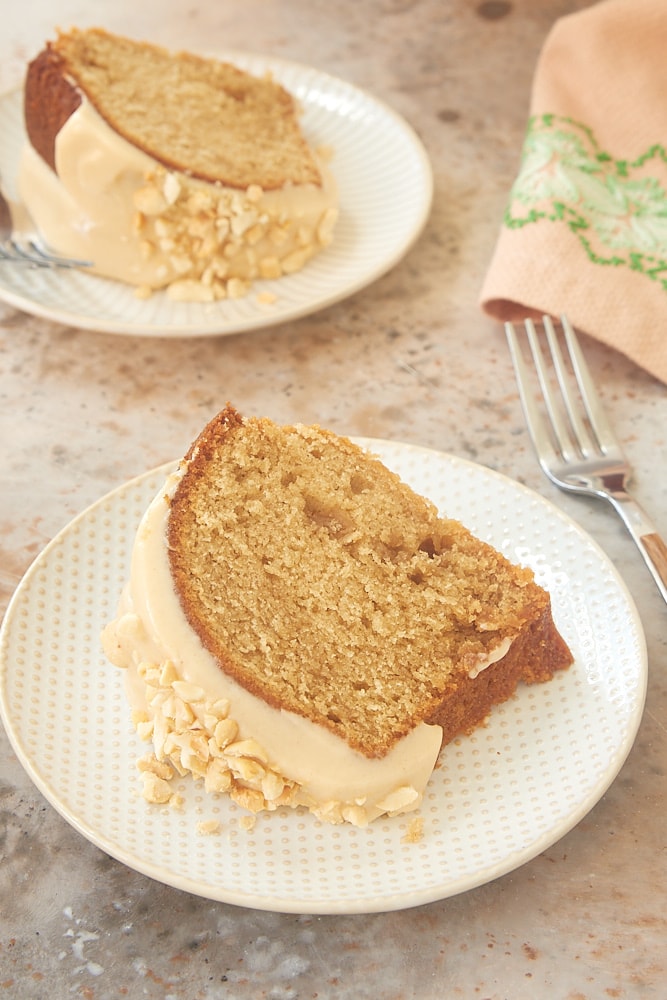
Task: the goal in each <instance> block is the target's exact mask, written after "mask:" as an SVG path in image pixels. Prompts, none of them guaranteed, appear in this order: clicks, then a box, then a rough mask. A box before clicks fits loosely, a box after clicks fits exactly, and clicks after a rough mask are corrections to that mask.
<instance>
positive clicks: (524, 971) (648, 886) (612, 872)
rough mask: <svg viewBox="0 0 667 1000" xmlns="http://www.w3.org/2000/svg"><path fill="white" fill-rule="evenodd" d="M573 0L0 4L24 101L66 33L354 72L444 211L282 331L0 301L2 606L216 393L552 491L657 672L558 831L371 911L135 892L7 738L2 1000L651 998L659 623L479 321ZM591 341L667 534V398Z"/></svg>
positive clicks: (665, 694)
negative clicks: (553, 467) (548, 448)
mask: <svg viewBox="0 0 667 1000" xmlns="http://www.w3.org/2000/svg"><path fill="white" fill-rule="evenodd" d="M586 6H587V3H585V2H583V0H537V2H535V0H515V2H513V3H508V2H477V0H365V2H364V3H358V2H353V0H335V2H334V3H330V2H324V0H290V2H285V3H279V2H277V0H273V2H271V0H265V2H262V0H244V3H243V4H237V3H233V2H232V0H220V2H217V3H210V4H203V3H199V2H197V0H194V2H191V3H189V4H177V3H174V2H173V0H142V2H141V3H137V2H129V0H113V2H111V0H96V3H95V4H94V5H93V4H84V3H82V2H81V0H49V2H48V3H47V2H46V0H25V2H23V3H21V4H12V5H11V9H10V10H9V9H4V10H3V31H2V34H1V35H0V91H3V90H5V89H7V88H9V87H13V86H15V85H18V84H19V83H20V81H21V79H22V75H23V70H24V66H25V62H26V60H27V59H28V58H29V57H30V56H31V55H32V54H34V53H35V52H36V51H37V50H38V49H39V48H40V46H41V44H42V42H43V40H44V39H45V38H47V37H49V36H50V35H51V34H52V32H53V30H54V27H55V26H57V25H61V26H63V27H68V26H69V25H71V24H78V25H84V24H91V23H95V22H96V23H99V24H103V25H105V26H106V27H108V28H110V29H112V30H118V31H120V32H122V33H126V34H133V35H136V36H139V37H149V38H151V39H153V40H155V41H158V42H161V43H164V44H166V45H169V46H181V47H188V48H192V49H198V50H209V51H210V50H215V49H216V48H218V49H220V48H230V47H231V48H239V49H251V50H253V51H258V52H266V53H270V54H272V55H276V56H281V57H286V58H289V59H294V60H297V61H300V62H308V63H312V64H315V65H317V66H318V67H319V68H321V69H323V70H325V71H327V72H330V73H332V74H335V75H337V76H341V77H344V78H346V79H348V80H349V81H351V82H353V83H354V84H356V85H358V86H361V87H363V88H366V89H368V90H369V91H371V92H372V93H374V94H375V95H376V96H378V97H379V98H381V99H382V100H384V101H386V102H387V103H388V104H389V105H391V106H392V107H393V108H394V109H395V110H396V111H398V112H399V113H400V114H402V115H403V116H404V117H405V118H406V119H407V120H408V121H409V122H410V123H411V124H412V126H413V127H414V128H415V129H416V131H417V132H418V134H419V135H420V136H421V138H422V140H423V142H424V144H425V146H426V148H427V150H428V153H429V155H430V157H431V160H432V163H433V169H434V176H435V187H436V193H435V201H434V206H433V212H432V215H431V218H430V220H429V223H428V225H427V227H426V230H425V232H424V234H423V236H422V238H421V239H420V241H419V242H418V243H417V245H416V246H415V247H414V248H413V249H412V250H411V252H410V253H409V254H408V255H407V256H406V257H405V259H404V260H403V261H402V262H401V263H400V264H398V265H397V266H396V267H395V268H394V269H393V270H392V271H391V272H390V273H389V274H387V275H386V276H385V277H383V278H381V279H380V280H378V281H377V282H376V283H375V284H373V285H372V286H371V287H369V288H367V289H366V290H364V291H362V292H360V293H358V294H357V295H355V296H354V297H352V298H350V299H349V300H347V301H345V302H342V303H340V304H339V305H336V306H334V307H332V308H329V309H327V310H325V311H323V312H321V313H319V314H317V315H314V316H312V317H310V318H305V319H301V320H300V321H297V322H293V323H288V324H286V325H285V326H283V327H281V328H270V327H269V328H267V329H265V330H263V331H260V332H256V333H252V334H246V335H239V336H231V337H224V338H207V339H198V338H197V339H183V340H161V339H159V338H155V339H132V338H129V337H123V336H115V335H114V336H111V335H106V334H96V333H90V332H85V331H82V330H78V329H75V328H73V327H65V326H61V325H58V324H53V323H50V322H48V321H45V320H42V319H38V318H35V317H32V316H28V315H25V314H23V313H21V312H18V311H15V310H14V309H12V308H10V307H8V306H4V305H0V440H1V441H2V458H3V460H2V468H1V471H0V476H1V482H2V485H1V488H0V550H1V553H2V554H1V557H0V603H1V607H2V610H3V611H4V609H5V607H6V605H7V602H8V601H9V598H10V596H11V594H12V592H13V590H14V588H15V587H16V586H17V584H18V583H19V581H20V579H21V576H22V574H23V573H24V572H25V570H26V569H27V568H28V566H29V564H30V563H31V561H32V559H33V558H34V557H35V556H36V555H37V554H38V553H39V552H40V550H41V549H42V548H43V546H44V545H45V544H46V543H47V542H48V541H49V539H50V538H52V537H53V535H54V534H55V533H56V532H57V531H58V530H59V529H60V528H61V527H63V525H65V524H66V523H67V522H68V521H69V520H70V518H72V517H73V516H74V515H75V514H77V513H78V512H79V511H80V510H82V509H83V508H84V507H86V506H87V505H88V504H89V503H91V502H92V501H94V500H95V499H97V498H98V497H99V496H101V495H103V494H104V493H106V492H107V491H108V490H110V489H111V488H113V487H114V486H116V485H118V484H120V483H122V482H124V481H125V480H127V479H128V478H130V477H132V476H134V475H136V474H139V473H141V472H143V471H144V470H146V469H148V468H150V467H153V466H155V465H157V464H159V463H162V462H164V461H166V460H168V459H172V458H175V457H178V456H179V455H180V454H181V453H182V452H183V451H184V450H185V449H186V447H187V446H188V444H189V443H190V440H191V439H192V437H193V436H194V434H196V432H197V431H198V430H199V428H200V427H201V426H202V425H203V423H204V422H205V421H206V419H207V418H208V417H210V416H211V415H212V414H213V413H214V412H216V411H217V410H218V409H219V408H220V407H221V406H222V405H223V404H224V403H225V401H226V400H228V399H230V400H233V401H234V402H235V403H236V404H237V405H238V406H239V407H240V408H241V409H242V410H243V411H245V412H248V413H264V414H267V415H269V416H271V417H273V418H274V419H276V420H280V421H282V420H284V421H295V420H298V421H304V422H310V421H314V422H319V423H322V424H325V425H328V426H330V427H331V428H332V429H334V430H336V431H338V432H342V433H349V434H354V435H365V436H366V435H367V436H374V437H386V438H395V439H399V440H404V441H408V442H411V443H416V444H420V445H425V446H428V447H433V448H438V449H442V450H444V451H448V452H452V453H454V454H456V455H460V456H463V457H466V458H470V459H473V460H475V461H477V462H481V463H483V464H485V465H488V466H490V467H492V468H494V469H499V470H501V471H502V472H504V473H506V474H508V475H510V476H511V477H513V478H515V479H517V480H519V481H521V482H523V483H526V484H527V485H529V486H530V487H532V488H533V489H535V490H537V491H538V492H539V493H541V494H543V495H544V496H547V497H549V498H550V499H551V500H553V501H554V502H555V503H556V504H558V506H560V507H561V508H562V509H563V510H565V511H567V512H568V513H569V514H570V515H571V516H572V517H574V518H575V519H576V520H577V521H578V522H579V524H581V525H582V526H583V527H584V528H585V530H586V531H588V532H589V533H590V534H591V536H592V537H593V538H594V539H596V540H597V541H598V542H599V544H600V545H601V546H602V547H603V549H604V550H605V551H606V552H607V553H608V555H609V556H610V557H611V558H612V560H613V561H614V563H615V564H616V566H617V567H618V569H619V571H620V573H621V574H622V576H623V578H624V579H625V581H626V583H627V585H628V587H629V589H630V591H631V593H632V594H633V596H634V598H635V600H636V603H637V606H638V609H639V613H640V615H641V619H642V622H643V626H644V629H645V632H646V639H647V645H648V653H649V670H650V673H649V690H648V699H647V705H646V710H645V713H644V718H643V721H642V725H641V728H640V731H639V734H638V738H637V740H636V743H635V746H634V748H633V750H632V751H631V753H630V756H629V758H628V760H627V762H626V763H625V765H624V767H623V769H622V770H621V772H620V774H619V776H618V778H617V779H616V781H615V782H614V783H613V784H612V786H611V788H610V789H609V790H608V791H607V793H606V794H605V795H604V796H603V798H602V799H601V801H600V802H599V803H598V804H597V805H596V806H595V807H594V808H593V809H592V811H591V812H590V813H589V814H588V815H587V816H586V817H585V818H584V819H582V820H581V822H580V823H579V824H578V825H577V826H576V828H575V829H574V830H572V831H571V832H570V833H569V834H568V835H567V836H565V837H563V838H562V839H561V840H560V841H558V842H557V843H556V844H554V846H553V847H551V848H549V849H548V850H547V851H545V852H544V853H543V854H541V855H539V856H538V857H536V858H535V859H534V860H533V861H531V862H530V863H528V864H525V865H524V866H523V867H521V868H520V869H518V870H516V871H514V872H513V873H511V874H509V875H506V876H504V877H503V878H500V879H498V880H496V881H495V882H492V883H491V884H488V885H484V886H482V887H480V888H477V889H474V890H471V891H469V892H467V893H464V894H462V895H460V896H456V897H453V898H450V899H446V900H443V901H440V902H436V903H431V904H429V905H426V906H422V907H418V908H415V909H411V910H405V911H397V912H390V913H384V914H382V913H380V914H373V915H368V916H361V915H354V916H310V915H294V914H291V915H290V914H277V913H270V912H261V911H253V910H244V909H241V908H237V907H233V906H229V905H225V904H220V903H212V902H209V901H207V900H205V899H202V898H198V897H194V896H189V895H187V894H186V893H183V892H180V891H177V890H175V889H171V888H169V887H166V886H163V885H161V884H159V883H156V882H154V881H151V880H150V879H148V878H146V877H144V876H142V875H139V874H136V873H135V872H133V871H131V870H129V869H128V868H126V867H124V866H123V865H121V864H119V863H117V862H116V861H114V860H112V859H111V858H109V857H107V856H106V855H105V854H103V853H102V852H101V851H99V850H98V849H97V848H96V847H94V846H92V845H91V844H89V843H88V841H86V840H85V839H84V838H82V837H81V836H80V834H79V833H77V832H76V831H75V830H74V829H73V828H71V827H70V826H69V825H68V824H67V823H66V822H65V821H64V820H63V819H62V818H61V817H60V816H59V815H58V814H57V813H56V811H55V810H54V809H53V808H51V806H50V805H48V804H47V803H46V802H45V800H44V799H43V798H42V797H41V796H40V794H39V792H38V791H37V790H36V789H35V787H34V786H33V785H32V783H31V781H30V779H29V778H28V776H27V774H26V773H25V772H24V771H23V769H22V768H21V766H20V765H19V763H18V762H17V760H16V757H15V756H14V754H13V752H12V750H11V747H10V745H9V742H8V740H7V738H6V736H5V734H4V732H2V731H0V900H1V902H0V997H1V996H7V997H10V996H11V997H13V998H17V1000H42V998H47V997H48V998H55V997H58V998H60V997H69V996H76V997H85V998H89V1000H93V998H94V1000H107V998H109V1000H111V998H118V997H125V996H126V997H131V998H138V997H147V998H156V1000H157V998H170V1000H171V998H173V1000H195V998H206V1000H217V998H222V997H234V998H239V1000H250V998H253V1000H255V998H260V997H261V998H269V1000H297V998H299V1000H306V998H315V997H317V998H319V1000H324V998H350V1000H361V998H373V1000H401V998H419V1000H428V998H440V997H447V998H449V997H452V998H454V997H461V998H465V1000H468V998H479V1000H504V998H512V1000H534V998H536V997H558V998H559V1000H594V998H661V997H664V995H665V988H666V986H667V962H666V960H665V957H664V954H665V952H664V942H665V938H666V936H667V926H666V923H667V919H666V916H665V894H664V886H663V885H662V884H661V878H662V880H663V881H664V870H665V844H666V843H667V830H666V828H665V825H666V816H667V809H666V799H667V787H666V779H665V763H666V754H667V735H666V732H665V718H666V712H665V709H666V706H667V690H666V684H667V669H666V668H667V642H666V638H665V637H666V629H665V625H666V623H667V608H665V605H664V602H662V600H661V599H660V596H659V594H658V592H657V590H656V588H655V586H654V584H653V582H652V580H651V579H650V577H649V575H648V572H647V571H646V569H645V567H644V565H643V563H642V562H641V559H640V557H639V555H638V553H637V551H636V549H635V547H634V545H633V543H632V542H631V540H630V539H629V537H628V536H627V534H626V533H625V532H624V529H623V528H622V527H621V525H620V523H619V522H618V520H617V519H616V518H615V517H614V515H613V514H612V512H611V511H610V510H608V509H607V508H606V507H605V506H604V505H603V504H601V503H596V502H594V501H591V502H588V501H586V500H580V499H577V498H573V497H568V496H565V495H563V494H560V493H557V491H556V490H555V489H553V488H552V487H551V486H550V485H549V483H548V482H547V481H546V480H545V479H544V478H543V476H542V475H541V473H540V472H539V469H538V467H537V464H536V462H535V460H534V457H533V454H532V451H531V448H530V444H529V442H528V440H527V436H526V432H525V428H524V423H523V419H522V415H521V412H520V407H519V403H518V398H517V393H516V389H515V384H514V380H513V376H512V373H511V368H510V362H509V358H508V354H507V349H506V345H505V340H504V336H503V334H502V331H501V329H500V328H499V327H498V326H497V325H495V324H494V323H492V322H491V321H489V320H487V319H486V318H484V317H483V316H482V315H481V313H480V311H479V308H478V305H477V298H478V295H479V289H480V286H481V282H482V278H483V275H484V272H485V268H486V266H487V264H488V261H489V259H490V255H491V252H492V249H493V246H494V242H495V238H496V234H497V228H498V222H499V219H500V217H501V214H502V210H503V207H504V203H505V198H506V195H507V192H508V189H509V186H510V184H511V182H512V180H513V176H514V172H515V170H516V166H517V162H518V152H519V149H520V145H521V138H522V134H523V128H524V124H525V117H526V113H527V105H528V97H529V88H530V82H531V77H532V72H533V68H534V65H535V60H536V58H537V55H538V52H539V49H540V46H541V44H542V42H543V41H544V38H545V36H546V34H547V32H548V30H549V28H550V26H551V25H552V23H553V22H554V20H555V19H556V18H557V17H559V16H561V15H564V14H566V13H569V12H572V11H575V10H578V9H582V8H584V7H586ZM4 7H5V8H8V7H9V5H8V4H5V5H4ZM93 8H94V9H93ZM585 346H586V349H587V353H588V356H589V359H590V362H591V366H592V367H593V370H594V371H595V373H596V375H597V378H598V380H599V383H600V386H601V391H602V393H603V396H604V398H605V401H606V402H607V404H608V406H609V408H610V410H612V411H613V417H614V423H615V426H616V428H617V430H618V432H619V434H620V436H621V437H622V439H623V441H624V443H625V446H626V449H627V451H628V453H629V455H630V457H631V459H632V461H633V464H634V467H635V470H636V473H635V492H636V494H637V496H638V497H639V498H640V499H641V500H642V502H643V503H644V505H645V507H646V508H647V509H648V510H649V511H650V512H651V514H652V515H653V517H654V519H655V521H656V522H657V524H658V526H659V527H660V528H661V530H662V532H663V534H667V474H666V472H665V470H667V432H666V428H667V389H666V388H665V386H664V385H661V384H660V383H658V382H657V381H655V380H654V379H652V378H651V377H650V376H648V375H647V374H645V373H644V372H643V371H641V370H640V369H638V368H636V367H634V366H633V365H632V364H631V363H630V362H628V361H626V360H625V359H624V358H623V357H622V356H620V355H617V354H614V353H613V352H611V351H609V350H607V349H606V348H604V347H602V346H601V345H599V344H596V343H594V342H592V341H587V342H586V344H585Z"/></svg>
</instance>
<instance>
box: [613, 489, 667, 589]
mask: <svg viewBox="0 0 667 1000" xmlns="http://www.w3.org/2000/svg"><path fill="white" fill-rule="evenodd" d="M608 499H609V501H610V502H611V504H612V505H613V506H614V508H615V510H616V511H617V513H618V514H620V516H621V518H622V519H623V522H624V524H625V526H626V528H627V529H628V531H629V532H630V534H631V535H632V537H633V539H634V541H635V542H636V544H637V547H638V549H639V551H640V552H641V554H642V556H643V557H644V562H645V563H646V565H647V566H648V568H649V570H650V571H651V575H652V576H653V579H654V580H655V582H656V584H657V586H658V590H659V591H660V593H661V594H662V596H663V599H664V600H665V602H667V545H666V544H665V542H664V541H663V539H662V538H661V537H660V535H659V534H658V532H657V531H656V530H655V526H654V525H653V523H652V522H651V520H650V519H649V517H648V515H647V514H646V513H645V512H644V510H643V509H642V507H641V505H640V504H639V503H637V501H636V500H635V499H634V497H631V496H630V495H629V494H628V493H625V492H616V493H614V494H613V495H608Z"/></svg>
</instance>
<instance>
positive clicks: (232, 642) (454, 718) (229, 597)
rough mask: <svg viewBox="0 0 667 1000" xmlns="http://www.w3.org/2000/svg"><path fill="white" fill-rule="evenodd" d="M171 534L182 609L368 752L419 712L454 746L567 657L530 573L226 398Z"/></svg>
mask: <svg viewBox="0 0 667 1000" xmlns="http://www.w3.org/2000/svg"><path fill="white" fill-rule="evenodd" d="M168 543H169V552H170V564H171V570H172V576H173V579H174V582H175V585H176V589H177V592H178V593H179V597H180V600H181V604H182V606H183V609H184V612H185V614H186V616H187V618H188V620H189V622H190V624H191V625H192V627H193V628H194V629H195V631H196V632H197V633H198V634H199V636H200V638H201V640H202V642H203V644H204V646H205V647H206V648H207V649H208V650H209V651H210V652H211V653H212V654H213V655H214V656H215V657H216V658H217V660H218V662H219V664H220V666H221V668H222V669H223V670H224V671H225V672H226V673H228V674H229V675H230V676H232V677H233V678H234V679H235V680H236V681H238V682H239V683H240V684H241V685H243V686H244V687H245V688H247V689H248V690H249V691H251V692H252V693H253V694H255V695H257V696H258V697H260V698H262V699H263V700H265V701H266V702H267V703H268V704H270V705H273V706H274V707H277V708H285V709H287V710H289V711H292V712H296V713H297V714H300V715H302V716H304V717H306V718H309V719H311V721H314V722H316V723H317V724H319V725H322V726H324V727H325V728H327V729H329V730H331V731H332V732H334V733H336V734H337V735H339V736H341V737H342V738H343V739H345V740H346V741H347V742H348V743H349V744H350V746H352V747H353V748H354V749H356V750H358V751H360V752H361V753H363V754H365V755H366V756H368V757H374V756H377V757H381V756H384V755H385V754H386V753H387V752H388V751H389V749H391V747H392V746H393V745H394V744H395V743H396V741H397V740H398V739H400V738H401V737H402V736H404V735H406V734H407V733H408V732H409V731H410V730H411V729H412V728H413V727H414V726H415V725H416V724H418V723H419V722H421V721H427V722H432V723H437V724H439V725H441V726H442V727H443V730H444V733H445V741H448V740H450V739H452V738H453V736H455V735H457V734H458V733H461V732H466V731H467V730H469V729H470V728H471V727H472V726H474V725H476V724H477V723H479V722H480V721H481V720H482V719H483V718H484V717H485V716H486V715H487V714H488V712H489V710H490V708H491V706H492V705H493V704H496V703H498V702H500V701H504V700H505V699H506V698H508V697H509V696H510V695H511V694H512V692H513V691H514V689H515V687H516V684H517V683H518V682H519V680H525V681H528V682H532V681H537V680H546V679H548V678H549V677H551V676H552V675H553V673H554V671H556V670H559V669H562V668H564V667H567V666H568V665H569V664H570V663H571V661H572V657H571V655H570V652H569V650H568V649H567V646H566V644H565V643H564V642H563V640H562V638H561V637H560V636H559V634H558V632H557V630H556V628H555V626H554V623H553V619H552V615H551V608H550V600H549V595H548V594H547V593H546V591H544V590H543V589H542V588H541V587H539V586H538V585H537V584H536V583H535V582H534V580H533V575H532V573H531V572H530V571H529V570H527V569H522V568H518V567H515V566H512V565H511V564H510V563H509V562H508V561H507V560H506V559H505V558H504V557H503V556H502V555H501V554H500V553H498V552H497V551H496V550H495V549H493V548H492V547H491V546H488V545H486V544H484V543H483V542H481V541H479V540H477V539H476V538H474V536H472V535H471V534H470V532H469V531H467V529H466V528H464V527H463V526H462V525H461V524H459V522H457V521H452V520H450V519H447V518H442V517H440V516H439V515H438V513H437V511H436V509H435V508H434V507H433V505H432V504H431V503H430V502H429V501H427V500H425V499H423V498H421V497H419V496H417V495H416V494H414V492H413V491H412V490H410V489H409V487H407V486H406V485H405V484H404V483H402V482H401V481H400V480H399V478H398V477H397V476H396V475H395V474H394V473H392V472H390V471H389V470H387V469H386V468H385V467H384V466H383V465H382V464H381V463H380V462H378V461H377V460H376V459H374V458H373V457H372V456H369V455H367V454H366V453H365V452H362V451H361V449H359V448H358V447H357V446H356V445H355V444H353V443H352V442H350V441H348V440H347V439H346V438H340V437H337V436H336V435H333V434H331V433H330V432H328V431H324V430H322V429H320V428H317V427H309V428H304V427H300V426H296V427H277V426H276V425H275V424H273V423H272V422H271V421H268V420H265V419H254V418H251V419H248V420H244V419H243V418H242V417H241V415H240V414H239V413H238V412H237V411H236V410H235V409H234V408H233V407H231V406H228V407H227V408H226V409H225V410H224V411H223V412H222V413H221V414H219V415H218V416H217V417H216V418H214V420H212V421H211V423H210V424H209V425H208V426H207V427H206V428H205V429H204V430H203V432H202V433H201V435H200V436H199V438H198V439H197V441H196V442H195V443H194V445H193V446H192V448H191V449H190V451H189V453H188V455H187V457H186V470H185V472H184V475H183V477H182V479H181V481H180V484H179V486H178V488H177V490H176V492H175V494H174V497H173V499H172V502H171V512H170V517H169V527H168ZM505 640H511V641H512V646H511V647H510V652H509V653H508V654H507V655H505V657H504V658H503V659H502V660H501V661H500V662H499V663H498V664H494V665H493V666H492V667H490V668H488V669H486V670H482V671H481V672H480V673H479V674H478V675H477V677H475V678H474V679H472V678H471V677H470V674H471V673H475V670H476V668H477V667H478V666H479V660H480V657H488V655H489V654H493V653H494V651H495V650H496V649H498V647H499V645H500V644H501V643H503V642H504V641H505Z"/></svg>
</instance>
